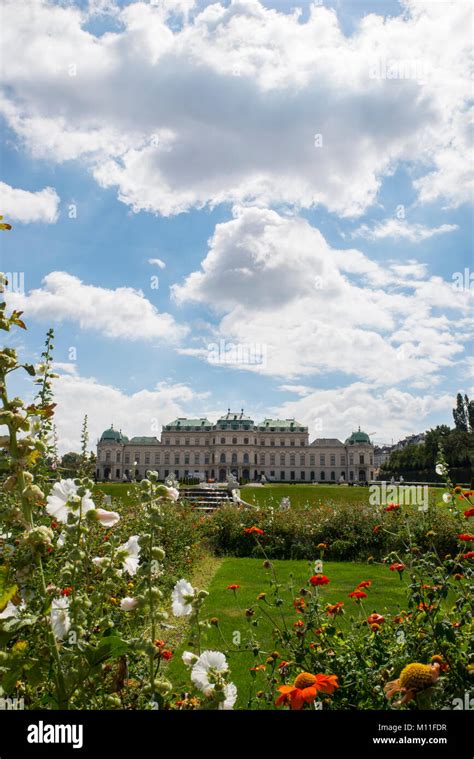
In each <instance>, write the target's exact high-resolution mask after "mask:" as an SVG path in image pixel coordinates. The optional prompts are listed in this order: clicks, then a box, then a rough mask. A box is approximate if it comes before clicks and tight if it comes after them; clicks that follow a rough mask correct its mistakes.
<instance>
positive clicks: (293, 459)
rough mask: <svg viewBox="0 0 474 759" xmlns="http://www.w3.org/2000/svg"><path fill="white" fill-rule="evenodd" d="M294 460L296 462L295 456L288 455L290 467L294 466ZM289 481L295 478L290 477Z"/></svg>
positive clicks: (292, 454)
mask: <svg viewBox="0 0 474 759" xmlns="http://www.w3.org/2000/svg"><path fill="white" fill-rule="evenodd" d="M295 460H296V456H295V454H294V453H290V466H294V465H295ZM291 479H292V480H294V479H295V478H294V477H292V478H291Z"/></svg>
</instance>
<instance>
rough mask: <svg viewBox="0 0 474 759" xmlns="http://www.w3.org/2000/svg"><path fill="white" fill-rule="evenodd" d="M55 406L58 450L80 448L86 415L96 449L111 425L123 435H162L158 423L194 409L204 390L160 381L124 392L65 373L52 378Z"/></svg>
mask: <svg viewBox="0 0 474 759" xmlns="http://www.w3.org/2000/svg"><path fill="white" fill-rule="evenodd" d="M54 395H55V403H57V408H56V411H55V424H56V427H57V433H58V443H59V448H60V452H61V453H65V452H66V451H70V450H75V451H77V450H79V449H80V436H81V426H82V422H83V419H84V415H85V414H87V416H88V427H89V435H90V448H91V449H93V450H95V447H96V442H97V438H99V437H100V435H101V434H102V432H103V431H104V430H106V429H107V428H108V427H110V425H111V424H113V425H114V428H115V429H122V431H123V433H124V435H127V436H128V437H133V436H134V435H145V436H149V437H153V436H155V435H156V436H157V437H158V438H159V437H160V435H161V426H162V425H163V424H167V423H168V422H170V421H171V420H172V419H175V418H176V417H178V416H185V415H186V412H187V413H188V415H189V411H187V410H188V409H190V410H191V413H196V407H199V406H200V405H201V404H202V403H203V402H204V399H205V398H207V394H205V393H197V392H195V391H194V390H192V389H191V388H190V387H189V386H188V385H185V384H170V383H167V382H160V383H159V384H158V385H157V386H156V387H155V388H154V389H153V390H145V389H143V390H139V391H137V392H135V393H131V394H127V393H125V392H124V391H123V390H121V389H120V388H117V387H112V386H110V385H106V384H103V383H101V382H100V381H98V380H97V379H95V378H94V377H81V376H78V375H76V374H73V375H71V374H64V375H62V376H60V378H59V379H56V380H54Z"/></svg>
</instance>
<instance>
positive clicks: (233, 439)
mask: <svg viewBox="0 0 474 759" xmlns="http://www.w3.org/2000/svg"><path fill="white" fill-rule="evenodd" d="M232 445H237V438H236V437H233V438H232Z"/></svg>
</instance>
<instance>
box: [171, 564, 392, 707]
mask: <svg viewBox="0 0 474 759" xmlns="http://www.w3.org/2000/svg"><path fill="white" fill-rule="evenodd" d="M273 565H274V567H275V571H276V575H277V579H278V582H281V583H282V585H283V586H284V587H283V588H282V598H283V599H284V600H285V604H284V606H283V607H282V608H284V609H285V611H286V614H285V617H286V620H287V622H289V624H290V625H291V624H292V623H293V622H294V621H295V619H296V618H297V616H296V613H295V612H293V611H292V599H293V598H294V597H295V596H296V595H298V590H299V589H300V588H301V587H303V586H304V585H307V583H308V578H309V577H310V576H311V574H313V568H312V567H311V565H310V564H309V563H308V562H306V561H274V562H273ZM324 573H325V574H326V575H327V576H328V577H329V579H330V584H329V585H328V586H325V587H324V588H322V590H321V593H322V594H323V597H324V600H325V601H326V600H327V602H328V603H334V602H336V601H344V602H345V607H344V608H345V610H346V614H345V616H344V617H342V618H338V619H340V620H341V624H343V625H350V624H351V623H352V622H353V621H354V619H356V618H359V607H358V605H357V604H356V603H355V602H354V601H352V600H351V599H350V598H348V593H349V592H350V591H352V590H354V587H355V586H356V585H357V584H358V583H359V582H361V581H362V580H372V582H373V585H372V587H371V588H369V590H368V596H369V597H368V598H367V599H365V601H364V609H365V611H366V612H367V614H370V613H371V612H372V611H377V612H378V613H384V612H392V613H393V612H396V611H397V610H399V609H400V608H401V607H403V604H404V603H406V593H405V581H402V582H401V581H400V579H399V577H398V574H397V573H393V572H390V570H389V569H388V567H380V566H375V565H374V564H370V565H368V564H357V563H351V562H347V563H346V562H329V561H328V562H324ZM270 579H271V573H270V571H269V570H265V569H264V568H263V566H262V561H261V560H260V559H233V558H226V559H223V561H222V563H221V565H220V567H219V568H218V570H217V572H216V574H215V575H214V577H213V579H212V581H211V583H210V585H209V587H208V588H207V590H208V591H209V598H208V599H207V600H206V602H205V604H204V607H203V616H204V617H205V618H210V617H214V616H215V617H217V618H218V619H219V623H220V629H221V631H222V633H223V635H224V638H225V641H226V642H227V644H228V645H227V646H225V644H224V642H223V640H222V638H221V636H220V633H219V631H218V629H217V628H216V627H212V628H211V629H210V630H208V631H206V632H205V633H204V635H203V641H202V647H203V648H204V649H205V648H211V649H212V648H217V649H219V650H226V649H227V651H229V650H230V651H232V648H233V645H232V636H233V635H235V633H236V632H240V634H241V639H242V642H244V641H245V640H246V635H247V631H248V630H249V622H248V619H247V618H246V616H245V610H246V609H247V608H249V607H254V608H256V607H257V606H258V605H262V604H261V602H257V596H258V594H259V593H261V592H266V593H268V595H269V596H270V593H271V587H270V584H269V583H270ZM234 583H236V584H238V585H240V586H241V587H240V589H239V590H237V591H236V592H235V593H234V591H232V590H228V589H227V586H228V585H231V584H234ZM291 584H293V586H294V590H293V592H291V591H290V589H289V586H290V585H291ZM263 608H265V604H263ZM272 613H273V612H272ZM280 620H281V617H280ZM250 629H252V630H253V631H254V632H255V635H256V637H257V638H258V641H259V643H260V646H261V648H262V650H263V651H266V652H271V651H273V650H274V649H275V644H274V643H273V641H272V637H271V629H272V625H271V623H270V622H269V621H266V620H265V621H262V622H260V623H259V625H258V627H256V628H253V627H252V628H250ZM187 648H188V645H187V643H186V641H185V642H183V644H182V645H181V646H180V647H179V648H178V649H177V650H176V652H175V656H174V659H173V661H172V662H171V663H170V665H169V669H168V672H169V675H170V676H171V679H172V681H173V683H174V684H175V685H177V687H183V689H184V688H185V687H186V685H188V686H189V674H188V673H187V672H186V670H185V667H184V665H183V663H182V661H181V654H182V652H183V651H184V650H186V649H187ZM228 661H229V664H230V668H231V671H232V679H233V680H234V682H235V684H236V685H237V688H238V689H239V700H238V702H237V707H240V708H245V706H246V703H247V699H248V689H249V682H250V678H249V674H248V671H249V668H250V667H252V666H254V665H255V663H257V662H256V660H255V658H254V656H253V654H252V653H251V652H248V653H247V652H244V653H240V652H239V653H232V652H231V653H229V654H228ZM257 677H258V675H257Z"/></svg>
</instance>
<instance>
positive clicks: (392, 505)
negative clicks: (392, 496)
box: [384, 503, 400, 511]
mask: <svg viewBox="0 0 474 759" xmlns="http://www.w3.org/2000/svg"><path fill="white" fill-rule="evenodd" d="M399 508H400V504H399V503H389V504H388V506H386V507H385V508H384V511H395V509H399Z"/></svg>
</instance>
